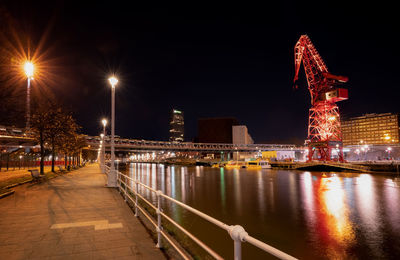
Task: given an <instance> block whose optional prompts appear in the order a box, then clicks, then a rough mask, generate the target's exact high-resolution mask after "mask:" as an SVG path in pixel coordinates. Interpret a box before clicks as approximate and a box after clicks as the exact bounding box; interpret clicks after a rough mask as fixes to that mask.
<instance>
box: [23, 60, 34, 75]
mask: <svg viewBox="0 0 400 260" xmlns="http://www.w3.org/2000/svg"><path fill="white" fill-rule="evenodd" d="M24 71H25V75H26V76H27V77H28V78H32V77H33V71H34V66H33V63H32V62H30V61H27V62H25V64H24Z"/></svg>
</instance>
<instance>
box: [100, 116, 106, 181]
mask: <svg viewBox="0 0 400 260" xmlns="http://www.w3.org/2000/svg"><path fill="white" fill-rule="evenodd" d="M101 123H102V124H103V133H102V134H101V140H102V144H101V158H100V160H101V171H102V172H103V173H104V172H105V167H104V166H105V163H106V158H105V156H106V126H107V119H103V120H101Z"/></svg>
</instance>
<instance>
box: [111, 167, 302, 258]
mask: <svg viewBox="0 0 400 260" xmlns="http://www.w3.org/2000/svg"><path fill="white" fill-rule="evenodd" d="M109 170H110V168H109V167H108V166H106V172H108V171H109ZM116 173H117V185H118V189H119V191H120V192H121V193H123V194H124V198H125V201H127V200H130V201H131V202H132V203H133V205H134V208H135V216H136V217H138V216H139V211H140V212H141V213H142V214H143V216H144V217H146V218H147V219H148V220H149V222H150V223H151V224H152V225H153V226H154V228H155V229H156V232H157V245H156V246H157V247H158V248H161V247H162V241H161V237H164V238H165V240H167V241H168V243H170V244H171V246H172V247H173V248H174V249H175V250H176V251H177V252H178V253H179V254H180V255H181V257H182V258H184V259H190V258H189V257H188V256H187V254H186V253H185V252H183V251H182V249H181V247H180V246H179V245H177V244H176V243H175V242H174V240H172V239H171V238H170V237H169V235H167V233H166V232H165V231H164V230H163V227H162V221H161V220H162V218H164V219H165V220H167V221H168V222H169V223H171V224H172V225H174V226H175V227H177V228H178V229H179V230H180V231H182V232H183V233H184V234H185V235H186V236H187V237H189V238H190V239H191V240H192V241H193V242H195V243H196V244H197V245H198V246H200V247H201V248H203V249H204V250H205V251H206V252H207V253H208V254H210V255H211V256H212V257H213V258H215V259H223V258H222V257H221V256H220V255H218V253H216V252H215V251H214V250H212V249H211V248H210V247H209V246H207V245H206V244H205V243H204V242H202V241H201V240H200V239H198V238H197V237H196V236H194V235H193V234H192V233H190V232H189V231H188V230H186V229H185V228H184V227H182V226H181V225H179V224H178V223H177V222H175V221H174V220H173V219H172V218H171V217H169V216H168V215H166V214H165V213H164V212H163V210H162V208H161V199H162V198H163V199H166V200H168V201H170V202H172V203H174V204H176V205H178V206H180V207H182V208H184V209H186V210H188V211H190V212H192V213H194V214H195V215H197V216H199V217H201V218H203V219H204V220H206V221H208V222H210V223H212V224H214V225H215V226H217V227H219V228H221V229H223V230H225V231H227V232H228V234H229V235H230V237H231V238H232V240H233V245H234V246H233V247H234V259H235V260H240V259H242V243H243V242H248V243H249V244H251V245H253V246H256V247H258V248H259V249H261V250H263V251H265V252H267V253H269V254H272V255H274V256H276V257H277V258H279V259H296V258H294V257H292V256H290V255H288V254H286V253H284V252H282V251H280V250H279V249H276V248H274V247H272V246H270V245H268V244H266V243H264V242H262V241H260V240H258V239H256V238H254V237H252V236H250V235H249V234H248V233H247V232H246V231H245V230H244V228H243V227H242V226H240V225H227V224H225V223H223V222H221V221H219V220H217V219H215V218H213V217H211V216H209V215H207V214H205V213H203V212H201V211H199V210H197V209H195V208H193V207H190V206H188V205H186V204H184V203H182V202H181V201H178V200H176V199H174V198H171V197H169V196H167V195H166V194H164V193H163V192H162V191H161V190H156V189H153V188H151V187H150V186H147V185H146V184H144V183H142V182H140V181H138V180H136V179H134V178H131V177H129V176H127V175H125V174H123V173H121V172H119V171H116ZM128 182H131V184H129V183H128ZM139 186H140V187H142V188H144V189H145V190H148V191H150V192H153V193H154V194H155V195H156V198H157V202H156V204H155V205H154V204H153V203H152V202H150V201H149V200H147V199H146V198H145V197H144V195H142V194H141V193H140V191H139ZM139 199H140V200H141V201H142V202H144V203H146V204H147V205H148V206H150V207H151V208H152V209H154V210H155V212H156V215H157V221H156V220H154V219H153V218H152V217H151V216H150V213H149V212H148V211H147V210H145V209H144V208H143V207H142V206H140V205H139Z"/></svg>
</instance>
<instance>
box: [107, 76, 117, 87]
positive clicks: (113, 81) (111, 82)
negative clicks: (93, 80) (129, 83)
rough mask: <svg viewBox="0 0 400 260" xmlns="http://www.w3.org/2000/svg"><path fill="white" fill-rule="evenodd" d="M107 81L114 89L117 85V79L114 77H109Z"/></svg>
mask: <svg viewBox="0 0 400 260" xmlns="http://www.w3.org/2000/svg"><path fill="white" fill-rule="evenodd" d="M108 81H109V82H110V84H111V86H112V87H113V88H115V85H117V83H118V79H117V78H116V77H114V76H112V77H109V78H108Z"/></svg>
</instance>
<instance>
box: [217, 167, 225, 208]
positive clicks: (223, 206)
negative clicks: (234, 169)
mask: <svg viewBox="0 0 400 260" xmlns="http://www.w3.org/2000/svg"><path fill="white" fill-rule="evenodd" d="M219 171H220V181H219V182H220V185H221V188H220V189H221V202H222V208H223V210H224V212H225V210H226V197H225V172H224V168H220V169H219Z"/></svg>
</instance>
